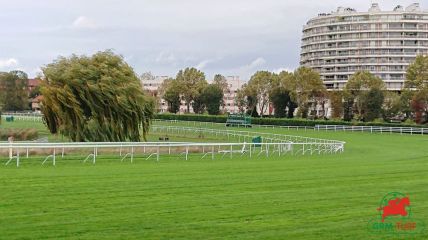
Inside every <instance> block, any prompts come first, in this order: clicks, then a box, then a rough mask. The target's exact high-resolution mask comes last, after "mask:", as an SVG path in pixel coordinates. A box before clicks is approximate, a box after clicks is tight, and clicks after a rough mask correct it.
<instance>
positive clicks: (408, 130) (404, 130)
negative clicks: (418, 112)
mask: <svg viewBox="0 0 428 240" xmlns="http://www.w3.org/2000/svg"><path fill="white" fill-rule="evenodd" d="M153 121H154V122H169V123H185V124H186V125H188V126H207V127H209V126H220V127H222V126H224V127H225V124H224V123H214V122H199V121H184V120H183V121H181V120H164V119H154V120H153ZM252 126H253V127H258V128H272V129H275V128H280V129H287V130H293V129H295V130H305V131H306V130H317V131H320V130H326V131H351V132H370V133H401V134H422V135H424V134H428V128H418V127H381V126H349V125H315V126H314V127H311V126H281V125H258V124H252Z"/></svg>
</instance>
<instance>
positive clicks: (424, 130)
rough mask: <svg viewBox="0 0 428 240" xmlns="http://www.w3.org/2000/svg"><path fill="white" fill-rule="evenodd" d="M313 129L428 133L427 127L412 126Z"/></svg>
mask: <svg viewBox="0 0 428 240" xmlns="http://www.w3.org/2000/svg"><path fill="white" fill-rule="evenodd" d="M314 129H315V130H317V131H320V130H326V131H351V132H370V133H400V134H421V135H424V134H428V128H413V127H379V126H344V125H316V126H315V128H314Z"/></svg>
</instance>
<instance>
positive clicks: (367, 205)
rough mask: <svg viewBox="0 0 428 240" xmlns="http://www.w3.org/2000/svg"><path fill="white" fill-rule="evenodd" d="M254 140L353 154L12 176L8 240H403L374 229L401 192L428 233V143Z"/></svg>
mask: <svg viewBox="0 0 428 240" xmlns="http://www.w3.org/2000/svg"><path fill="white" fill-rule="evenodd" d="M241 130H242V129H241ZM250 131H263V132H275V133H283V134H292V135H303V136H313V137H320V138H328V139H336V140H343V141H346V142H347V144H346V146H345V152H344V153H343V154H338V155H313V156H308V155H305V156H285V157H281V158H279V157H270V158H266V157H262V158H259V159H257V158H251V159H250V158H248V157H242V158H241V157H234V158H233V159H229V158H228V157H226V158H224V159H216V160H211V159H209V158H205V159H203V160H201V159H200V157H197V156H194V157H192V158H190V160H189V161H184V160H183V159H179V158H174V157H170V158H169V157H166V156H161V160H160V162H155V161H153V160H149V161H145V160H143V159H142V158H138V159H136V161H134V164H130V163H129V162H126V163H121V162H120V161H119V159H118V158H117V157H116V158H114V157H104V158H102V159H99V160H98V161H97V164H96V165H91V164H83V163H81V162H80V161H77V159H65V160H58V161H57V166H56V167H52V166H50V165H45V166H41V165H40V161H37V162H35V161H34V162H33V161H28V160H27V161H25V160H24V161H23V164H22V166H21V167H20V168H16V167H14V166H3V165H2V166H0V193H1V198H0V199H1V200H0V239H43V238H51V239H62V238H68V239H394V237H391V236H382V235H371V234H369V233H368V230H367V223H368V221H369V220H371V219H372V218H374V217H376V216H378V211H377V210H376V209H377V207H378V205H379V202H380V200H381V199H382V197H383V196H384V195H385V194H387V193H388V192H393V191H398V192H402V193H405V194H407V195H408V196H409V198H410V201H411V206H412V214H413V217H415V218H418V219H422V220H424V221H425V223H426V224H428V191H427V187H428V186H427V185H428V148H427V146H428V136H410V135H399V134H370V133H350V132H323V131H320V132H316V131H309V130H308V131H292V130H290V131H287V130H285V129H250ZM156 137H157V136H153V137H151V138H156ZM174 138H176V139H174ZM149 139H150V138H149ZM184 139H186V138H184V137H183V136H176V137H175V136H172V137H171V140H174V141H175V140H184ZM190 140H195V141H197V139H190ZM4 161H5V159H4V158H3V159H2V162H4ZM414 238H415V239H428V234H427V230H425V232H424V233H423V234H421V235H416V236H414ZM397 239H408V237H406V236H404V237H397Z"/></svg>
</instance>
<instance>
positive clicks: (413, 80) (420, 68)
mask: <svg viewBox="0 0 428 240" xmlns="http://www.w3.org/2000/svg"><path fill="white" fill-rule="evenodd" d="M405 87H406V88H407V89H408V90H413V91H414V94H413V98H412V100H411V108H412V110H413V112H414V115H415V121H416V122H417V123H425V122H428V56H417V57H416V59H415V61H414V62H413V63H412V64H410V65H409V67H408V68H407V74H406V82H405Z"/></svg>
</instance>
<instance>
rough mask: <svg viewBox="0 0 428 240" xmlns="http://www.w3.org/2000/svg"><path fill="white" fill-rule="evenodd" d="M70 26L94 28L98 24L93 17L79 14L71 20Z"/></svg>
mask: <svg viewBox="0 0 428 240" xmlns="http://www.w3.org/2000/svg"><path fill="white" fill-rule="evenodd" d="M72 27H73V28H76V29H95V28H97V27H98V26H97V24H96V22H95V21H94V20H93V19H90V18H88V17H85V16H79V17H78V18H76V20H74V21H73V24H72Z"/></svg>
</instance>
